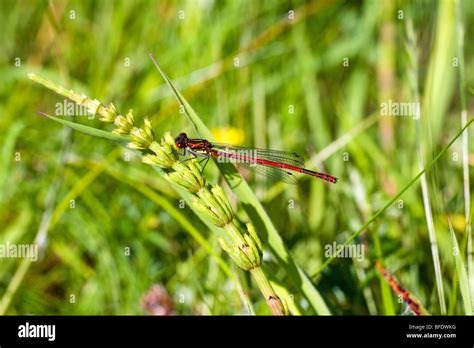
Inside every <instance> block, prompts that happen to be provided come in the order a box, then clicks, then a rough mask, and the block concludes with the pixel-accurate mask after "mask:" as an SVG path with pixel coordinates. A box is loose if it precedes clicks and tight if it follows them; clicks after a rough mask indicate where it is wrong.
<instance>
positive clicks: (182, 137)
mask: <svg viewBox="0 0 474 348" xmlns="http://www.w3.org/2000/svg"><path fill="white" fill-rule="evenodd" d="M174 143H175V144H176V147H177V148H178V149H184V148H185V147H186V146H187V145H188V136H187V135H186V133H179V135H178V136H177V137H176V138H175V139H174Z"/></svg>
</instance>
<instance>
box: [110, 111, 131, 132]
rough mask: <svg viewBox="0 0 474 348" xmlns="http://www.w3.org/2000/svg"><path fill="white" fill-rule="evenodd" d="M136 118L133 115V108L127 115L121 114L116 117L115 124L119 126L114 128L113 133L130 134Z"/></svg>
mask: <svg viewBox="0 0 474 348" xmlns="http://www.w3.org/2000/svg"><path fill="white" fill-rule="evenodd" d="M134 122H135V120H134V117H133V110H130V111H129V112H128V113H127V116H122V115H119V116H117V117H116V118H115V120H114V124H115V125H116V126H117V128H115V129H114V130H113V133H116V134H130V132H131V130H132V128H133V124H134Z"/></svg>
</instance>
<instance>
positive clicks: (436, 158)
mask: <svg viewBox="0 0 474 348" xmlns="http://www.w3.org/2000/svg"><path fill="white" fill-rule="evenodd" d="M473 121H474V119H471V120H470V121H469V122H468V123H467V124H466V126H464V127H463V128H462V129H461V131H460V132H459V133H458V134H456V136H455V137H454V138H453V139H452V140H451V141H450V142H449V144H448V145H446V146H445V147H444V148H443V150H441V151H440V152H439V153H438V154H437V155H436V157H435V158H433V159H432V160H431V162H429V163H428V165H427V166H425V168H424V169H423V170H422V171H420V172H419V173H418V174H417V175H416V176H415V177H414V178H413V179H412V180H410V182H409V183H408V184H407V185H406V186H405V187H404V188H403V189H401V190H400V191H399V192H398V193H397V194H396V195H395V196H394V197H393V198H392V199H391V200H390V201H389V202H388V203H387V204H386V205H385V206H384V207H383V208H381V209H379V210H378V211H377V212H376V213H375V214H374V215H372V217H371V218H370V219H369V221H367V222H366V223H365V224H363V225H362V226H361V227H360V228H359V229H358V230H357V231H356V232H354V233H353V234H352V236H350V237H349V238H348V239H347V240H346V241H345V242H344V243H343V244H342V247H341V250H340V251H338V252H337V253H335V254H334V255H332V256H331V257H329V258H328V259H327V260H326V261H324V263H323V264H322V265H321V266H320V267H319V269H318V270H317V271H316V273H314V274H313V275H312V276H311V277H312V278H313V277H316V276H317V275H318V274H319V273H321V272H322V271H323V269H325V268H326V267H327V266H328V265H329V264H330V263H331V262H332V261H334V259H335V258H336V257H338V256H339V254H340V253H341V251H342V250H344V247H345V246H347V245H348V244H350V243H351V242H352V241H353V240H354V239H356V238H357V236H358V235H360V234H361V233H362V232H364V230H365V229H366V228H367V227H369V226H370V225H371V224H372V223H373V222H374V221H375V220H376V219H377V218H378V217H379V216H380V215H382V214H383V213H384V212H385V211H386V210H387V209H388V208H389V207H390V206H391V205H392V204H393V203H395V202H396V201H397V199H399V198H400V197H401V196H402V195H403V194H404V193H405V192H406V191H407V190H408V189H409V188H410V187H411V186H413V184H414V183H415V182H416V181H417V180H418V179H419V178H420V177H421V176H422V175H423V174H425V173H426V172H428V171H429V170H430V169H431V167H433V165H434V164H435V163H436V162H437V161H438V160H439V159H440V158H441V157H442V156H443V155H444V154H445V153H446V151H448V149H449V148H450V147H451V145H453V144H454V142H455V141H456V140H457V139H458V138H459V137H460V136H461V134H462V133H463V132H464V131H465V130H466V129H467V128H468V127H469V126H470V125H471V124H472V122H473Z"/></svg>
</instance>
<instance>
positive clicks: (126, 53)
mask: <svg viewBox="0 0 474 348" xmlns="http://www.w3.org/2000/svg"><path fill="white" fill-rule="evenodd" d="M459 8H460V9H461V11H460V13H461V14H462V18H461V17H459V16H458V17H457V14H456V3H455V2H454V1H451V0H441V1H439V2H435V1H414V2H410V1H363V2H359V1H353V2H351V1H329V0H328V1H313V2H304V1H273V0H272V1H261V2H257V1H250V0H238V1H157V2H155V1H113V2H112V1H103V2H93V1H49V2H48V1H31V2H16V1H2V2H1V4H0V22H1V23H2V30H1V31H0V48H1V52H2V54H1V55H0V76H1V82H2V83H1V84H0V145H1V158H0V207H1V209H0V242H1V243H6V242H7V241H8V242H10V243H31V242H32V241H33V240H34V239H35V238H36V237H37V236H38V235H39V236H40V237H42V238H41V240H42V241H43V243H42V244H41V253H40V256H41V257H40V259H39V260H38V261H37V262H34V263H33V264H32V265H31V267H30V268H29V269H27V270H26V271H25V273H24V274H23V276H22V277H19V275H20V274H21V272H22V268H21V261H20V260H17V259H8V258H4V259H1V260H0V296H2V302H1V304H2V305H1V306H0V308H1V309H2V311H3V313H6V314H142V313H145V311H144V309H143V308H142V307H141V306H140V299H141V298H142V297H143V295H144V294H145V293H146V292H147V290H148V289H149V288H150V287H151V286H152V285H153V284H162V285H163V286H164V287H165V288H166V289H167V291H168V293H169V295H170V297H171V298H172V299H173V306H174V308H175V311H176V313H178V314H242V313H248V312H249V311H250V312H254V313H256V314H268V313H269V311H268V309H267V307H266V305H265V301H264V299H263V298H261V296H260V294H259V292H258V289H257V288H256V286H255V284H254V283H253V282H252V281H251V279H250V277H249V275H248V274H246V273H245V272H242V271H240V270H239V269H237V268H236V267H235V266H234V265H233V264H232V262H231V261H230V259H229V258H228V257H227V256H226V255H225V253H223V252H222V251H221V250H220V248H219V246H218V243H217V241H216V239H215V236H214V235H213V234H212V233H211V231H209V229H208V227H206V226H205V225H204V224H203V223H202V222H200V220H199V219H198V218H197V217H196V216H194V214H193V213H192V211H191V210H190V209H189V208H188V207H184V209H180V208H181V207H180V196H179V195H178V193H177V192H175V191H174V190H173V189H172V188H171V187H170V186H169V184H168V183H167V182H166V181H165V180H164V179H162V178H161V177H160V176H159V175H158V174H157V172H156V171H154V170H153V169H152V168H149V167H148V166H146V165H144V164H142V163H141V162H140V159H139V158H138V157H137V156H134V155H133V153H132V152H129V151H127V150H126V149H124V148H120V147H118V146H117V145H116V144H114V143H111V142H107V141H104V140H102V139H97V138H91V137H89V136H87V135H84V134H80V133H75V132H72V131H71V130H69V129H66V128H63V127H62V126H59V125H58V124H56V123H54V122H52V121H50V120H48V119H46V118H44V117H40V116H38V115H37V113H36V112H37V111H45V112H48V113H51V114H54V111H55V108H56V103H63V99H62V98H61V97H59V96H57V95H55V94H54V93H52V92H50V91H48V90H46V89H44V88H42V87H40V86H39V85H36V84H34V83H32V82H31V81H30V80H28V79H27V77H26V75H27V73H28V72H31V71H34V72H37V73H39V74H41V75H43V76H45V77H47V78H49V79H51V80H53V81H55V82H57V83H60V84H61V85H63V86H65V87H67V88H71V89H74V90H76V91H80V92H83V93H85V94H86V95H88V96H91V97H92V98H97V99H99V100H100V101H102V102H103V103H109V102H113V103H114V104H115V105H116V106H117V108H118V109H119V110H120V111H121V112H122V113H125V112H126V111H127V110H128V109H130V108H133V110H134V111H135V115H138V116H141V117H144V116H148V117H150V119H151V120H152V121H153V125H154V129H155V134H156V135H157V136H158V137H160V136H161V135H162V134H163V133H165V132H166V131H171V132H172V134H177V133H179V132H180V131H185V132H187V133H188V134H189V135H190V136H196V134H195V132H194V129H193V128H192V126H191V124H190V123H189V122H188V121H187V119H186V117H184V116H183V115H182V114H181V113H180V112H179V110H178V105H177V103H176V101H175V99H174V98H173V97H172V94H171V92H170V90H169V88H168V87H167V86H166V84H165V83H164V81H163V80H162V78H161V76H160V75H159V74H158V72H157V71H156V70H155V68H154V66H153V64H152V63H151V61H150V59H149V58H148V56H147V52H152V53H153V54H154V56H155V57H156V58H157V60H158V61H159V63H160V65H161V67H162V68H163V69H164V70H165V71H166V73H167V74H168V76H169V77H170V78H171V79H172V80H173V81H174V83H175V85H176V86H177V88H178V89H179V90H180V91H181V92H182V93H183V94H184V96H185V97H186V98H187V100H188V101H189V103H190V104H191V105H192V106H193V108H194V110H195V111H196V112H197V113H198V114H199V115H200V117H201V118H202V120H203V122H204V123H205V124H206V125H207V126H208V127H209V128H211V129H215V130H219V131H220V132H221V133H223V134H224V135H227V136H228V139H229V140H228V141H229V142H231V141H232V140H235V139H236V138H235V137H234V138H233V136H232V134H234V133H235V132H237V133H239V134H240V136H242V135H243V136H244V137H245V138H244V140H242V144H243V145H247V146H256V147H267V148H275V149H286V150H291V151H298V152H301V153H303V154H304V155H305V157H306V158H307V168H309V169H318V170H321V171H327V172H329V173H330V174H332V175H335V176H338V177H339V178H340V183H339V184H337V185H329V184H325V183H323V182H321V181H318V180H314V179H311V178H306V177H301V178H300V180H299V183H298V185H297V186H291V185H285V184H278V183H277V184H275V183H271V182H265V180H261V178H258V177H255V178H254V177H253V176H252V175H249V174H248V173H244V175H245V176H246V177H247V178H248V181H249V182H250V184H251V186H252V188H253V189H254V191H255V192H256V194H257V196H258V197H259V199H260V201H261V202H262V203H263V205H264V207H265V208H266V211H267V212H268V214H269V216H270V218H271V219H272V221H273V223H274V225H275V226H276V228H277V230H278V231H279V234H280V235H281V237H282V238H283V240H284V241H285V244H286V246H287V247H288V248H289V250H290V251H291V254H292V256H293V258H294V259H295V260H296V261H297V263H298V264H299V265H300V266H301V267H302V268H303V269H304V270H305V271H306V272H307V273H308V274H309V275H312V274H314V273H315V272H317V271H318V269H319V267H320V266H321V264H322V263H323V262H324V261H325V260H326V257H325V255H324V251H325V247H326V246H327V245H331V244H332V243H333V242H334V241H335V242H337V243H343V242H344V241H345V240H346V239H347V238H348V237H350V235H351V234H352V233H353V232H354V231H356V230H357V228H358V227H359V226H361V225H362V224H363V223H364V222H365V221H367V220H368V219H369V218H370V216H371V215H373V213H375V212H376V211H377V210H378V209H380V208H382V207H383V206H384V205H385V204H386V203H387V202H388V201H389V200H390V198H391V197H393V196H394V195H395V194H396V193H397V192H398V191H400V189H401V188H403V187H404V186H405V185H406V184H407V183H408V182H409V181H410V180H411V179H412V178H413V177H414V176H415V175H416V174H417V173H418V172H419V171H420V167H419V163H418V157H417V146H420V147H421V149H422V150H423V154H424V159H425V164H426V163H427V162H428V161H429V160H430V159H432V158H433V157H434V156H435V155H436V154H437V153H438V152H439V151H440V150H441V149H442V148H443V146H445V145H446V144H447V143H449V141H450V140H451V139H452V138H453V137H454V136H455V135H456V134H457V133H458V132H459V130H460V129H461V116H460V112H461V105H462V103H461V102H460V100H461V97H462V96H465V97H466V98H467V111H468V117H469V115H470V114H471V112H472V100H471V99H472V98H471V97H472V93H471V91H472V89H471V90H470V89H469V88H471V87H472V85H473V80H474V74H473V73H472V71H473V70H472V69H473V65H474V59H473V53H474V47H473V44H472V43H473V41H472V39H470V38H471V37H472V34H473V30H472V26H471V25H470V24H472V18H473V15H474V5H473V4H472V3H471V2H470V1H461V2H460V4H459ZM461 20H462V22H463V23H464V26H465V30H466V32H465V40H464V64H465V68H464V70H465V71H464V72H463V71H462V70H461V71H460V67H459V55H458V51H457V46H456V45H457V43H458V40H459V36H458V33H457V31H456V26H457V25H459V23H460V21H461ZM409 21H411V22H412V23H413V27H414V32H415V36H416V44H415V45H412V46H410V45H408V46H407V45H406V44H407V30H406V28H407V22H409ZM407 51H408V52H407ZM410 54H417V55H418V59H417V62H418V66H417V65H416V64H415V66H414V65H413V64H412V62H410V59H409V57H410ZM346 58H347V62H348V64H344V62H345V61H346V60H345V59H346ZM459 76H462V78H463V79H464V83H465V85H466V86H467V88H466V89H462V88H461V89H460V85H459ZM413 81H418V84H419V91H418V92H419V94H420V100H421V119H420V121H419V129H417V126H416V125H417V123H416V121H415V120H414V119H413V118H412V117H395V116H392V117H391V116H382V115H380V110H381V108H380V104H381V103H383V102H388V101H389V100H392V101H403V102H413V101H415V100H416V96H415V95H414V93H413V91H412V90H411V89H410V86H411V83H412V82H413ZM74 120H75V121H77V122H80V123H83V124H87V125H89V126H93V127H97V128H102V129H106V126H104V124H102V123H100V122H99V121H98V120H97V119H87V118H86V117H83V118H75V119H74ZM229 127H230V128H231V129H233V131H229ZM470 133H472V131H470ZM417 139H418V140H419V142H420V143H419V144H417ZM469 148H470V149H472V146H471V145H470V146H469ZM128 156H131V157H130V158H129V157H128ZM473 163H474V159H473V157H472V155H470V157H469V166H472V164H473ZM462 165H463V162H462V147H461V141H460V140H458V141H457V142H456V143H455V144H454V145H453V147H452V148H451V149H450V150H449V151H448V153H447V154H446V156H444V157H443V158H442V159H441V160H440V161H439V162H438V163H437V164H436V165H435V167H434V169H433V171H431V172H430V173H429V175H428V176H427V183H428V190H429V194H430V206H431V208H432V210H433V220H434V230H435V232H436V237H437V241H438V248H439V253H440V262H441V273H442V277H443V278H442V279H443V289H444V292H445V296H446V304H447V311H446V312H445V313H447V314H466V311H465V310H464V308H465V307H464V306H463V303H462V301H461V296H460V292H459V284H458V274H457V272H456V265H455V258H454V257H453V252H452V250H453V244H452V242H451V235H450V229H449V225H448V217H450V220H451V222H452V223H453V228H454V231H455V235H456V237H457V240H458V242H459V244H460V249H461V253H462V255H463V256H464V260H467V255H466V250H467V241H468V239H467V233H466V230H467V228H466V226H467V219H466V212H465V196H464V194H463V190H464V188H463V185H465V183H466V181H463V172H462V171H463V167H462ZM471 172H472V170H471ZM206 177H207V179H208V180H209V181H210V182H221V181H222V179H221V178H220V177H219V175H218V171H217V168H216V167H215V165H214V164H210V165H209V166H208V168H207V169H206ZM471 181H472V178H471ZM467 187H468V189H469V186H467ZM228 192H229V195H230V196H231V197H232V198H233V202H232V203H233V205H234V206H235V207H236V209H237V210H238V212H239V214H240V217H241V218H242V220H244V221H245V220H246V219H247V216H246V215H245V214H244V212H243V210H242V209H241V208H242V207H240V206H239V201H238V199H237V198H236V197H235V196H233V195H232V193H231V191H230V189H228ZM173 209H175V210H176V209H178V215H176V214H172V213H171V211H172V210H173ZM186 223H187V224H191V225H192V226H194V227H195V228H196V229H197V231H198V232H199V234H200V235H202V236H203V237H204V238H205V239H206V240H207V241H208V242H209V243H210V245H211V246H212V247H213V249H214V250H216V252H218V253H220V254H221V257H222V258H223V259H224V260H225V261H226V262H227V263H228V266H229V267H230V269H231V272H232V273H233V275H234V278H235V279H233V280H231V279H229V277H228V275H226V274H225V273H224V272H223V271H222V269H221V268H219V266H218V264H217V263H216V260H215V259H214V258H211V257H209V253H208V252H207V251H206V250H205V249H203V248H202V247H200V246H199V245H198V244H197V243H196V242H195V240H194V239H193V238H191V237H190V235H189V234H188V231H187V230H186V228H185V227H184V226H185V225H186ZM257 232H258V231H257ZM356 242H357V243H359V244H361V245H363V246H364V248H365V249H364V250H365V260H364V261H362V262H359V261H357V260H352V259H348V258H341V259H336V260H335V261H334V262H332V263H331V264H330V265H329V266H328V267H326V268H325V269H324V270H323V271H322V272H321V273H319V274H318V276H317V277H315V278H314V279H313V280H314V286H315V287H316V288H317V289H318V291H319V292H320V294H321V296H322V297H323V299H324V301H325V302H326V304H327V305H328V307H329V309H330V311H331V313H333V314H343V315H346V314H349V315H361V314H388V315H393V314H400V313H402V312H403V311H404V305H403V304H401V303H399V301H398V299H397V297H396V295H395V294H393V293H391V290H390V288H389V287H388V285H387V284H386V282H385V281H384V280H383V279H382V278H381V277H380V275H379V273H378V272H377V271H376V269H375V268H374V267H373V263H372V260H374V259H378V260H379V261H381V262H382V263H383V264H384V266H385V267H386V268H387V269H388V270H390V272H391V273H393V274H394V275H396V277H397V279H398V280H399V281H400V282H401V284H402V285H403V286H404V287H406V288H407V289H408V290H409V291H410V292H411V293H413V294H414V295H415V296H416V297H417V298H418V299H419V300H420V302H421V303H422V304H423V305H424V306H425V307H426V308H427V309H428V310H429V311H430V312H431V313H434V314H445V313H443V310H441V309H440V300H439V297H438V292H437V289H436V282H435V271H434V265H433V258H432V253H431V246H430V240H429V237H428V227H427V222H426V217H425V211H424V207H423V200H422V194H421V190H420V187H419V185H418V184H416V185H413V186H412V187H411V188H410V190H408V191H407V192H406V193H405V194H404V195H403V196H402V197H401V201H398V202H397V204H395V205H393V206H392V207H390V208H389V209H388V211H387V212H386V213H385V214H383V215H382V216H380V217H379V218H378V219H377V220H376V221H375V223H374V224H372V225H371V226H370V227H369V228H368V229H367V230H366V231H364V232H363V234H361V235H360V236H359V237H358V238H357V239H356ZM126 248H130V255H129V256H128V254H127V253H126V251H127V250H128V249H126ZM126 254H127V255H126ZM264 256H265V262H264V265H265V269H266V271H267V273H268V274H271V275H272V280H273V281H274V282H275V283H276V284H279V285H280V286H281V287H282V288H284V289H286V291H287V295H292V294H295V295H294V296H291V298H292V299H293V300H294V307H295V309H294V310H295V311H294V313H297V312H300V313H302V314H313V313H314V311H313V309H311V308H310V306H309V305H308V303H307V301H306V300H305V299H304V298H303V297H302V296H300V295H299V289H296V288H295V285H294V284H291V283H290V282H289V281H288V275H287V274H286V273H285V271H284V270H282V269H281V268H280V267H279V266H278V264H277V263H276V262H275V260H274V258H273V256H272V255H271V254H269V253H268V254H267V253H266V254H265V255H264ZM469 276H470V277H471V278H470V281H471V284H474V283H473V280H472V273H469ZM12 284H13V285H12ZM7 289H13V290H14V291H7ZM471 294H472V289H471ZM71 295H74V301H71V298H72V297H71Z"/></svg>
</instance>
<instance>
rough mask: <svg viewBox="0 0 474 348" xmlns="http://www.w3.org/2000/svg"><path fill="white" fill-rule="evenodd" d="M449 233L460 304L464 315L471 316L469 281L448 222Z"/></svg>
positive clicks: (452, 230) (451, 227)
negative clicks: (457, 278)
mask: <svg viewBox="0 0 474 348" xmlns="http://www.w3.org/2000/svg"><path fill="white" fill-rule="evenodd" d="M449 231H450V233H451V243H452V247H453V254H454V260H455V261H456V272H457V273H458V277H459V285H460V290H461V296H462V302H463V305H464V314H466V315H472V307H471V294H470V291H469V280H468V277H467V272H466V268H465V267H464V261H463V259H462V255H461V251H460V250H459V245H458V241H457V239H456V235H455V234H454V229H453V226H452V225H451V221H449Z"/></svg>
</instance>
